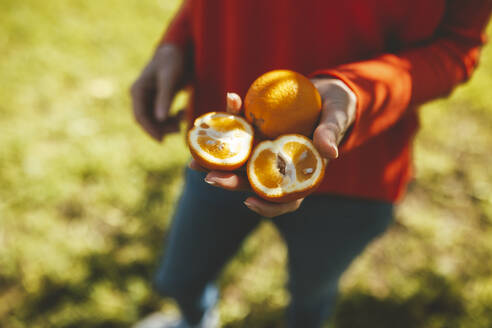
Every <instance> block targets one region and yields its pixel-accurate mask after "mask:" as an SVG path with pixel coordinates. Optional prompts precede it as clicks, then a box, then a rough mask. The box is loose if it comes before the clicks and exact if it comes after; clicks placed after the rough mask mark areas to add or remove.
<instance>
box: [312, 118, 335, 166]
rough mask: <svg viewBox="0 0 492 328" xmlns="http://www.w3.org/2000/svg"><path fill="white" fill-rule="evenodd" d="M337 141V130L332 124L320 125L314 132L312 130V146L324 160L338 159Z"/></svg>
mask: <svg viewBox="0 0 492 328" xmlns="http://www.w3.org/2000/svg"><path fill="white" fill-rule="evenodd" d="M338 139H339V129H338V127H336V126H335V125H334V124H333V125H332V124H320V125H318V127H317V128H316V130H314V135H313V143H314V146H315V147H316V149H318V151H319V152H320V153H321V156H323V157H324V158H328V159H335V158H338V146H337V144H338V142H337V140H338Z"/></svg>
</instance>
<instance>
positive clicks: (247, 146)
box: [187, 112, 254, 171]
mask: <svg viewBox="0 0 492 328" xmlns="http://www.w3.org/2000/svg"><path fill="white" fill-rule="evenodd" d="M253 134H254V132H253V128H252V127H251V125H250V124H249V123H248V122H246V120H245V119H243V118H242V117H239V116H236V115H232V114H229V113H222V112H210V113H207V114H204V115H202V116H200V117H198V118H197V119H196V120H195V122H194V124H193V128H192V129H190V131H188V138H187V141H188V146H189V148H190V151H191V155H192V156H193V158H194V159H195V160H196V161H197V162H198V164H200V165H201V166H203V167H205V168H207V169H210V170H225V171H233V170H236V169H238V168H239V167H241V166H242V165H243V164H244V163H246V161H247V160H248V158H249V155H250V153H251V148H252V147H253V137H254V135H253Z"/></svg>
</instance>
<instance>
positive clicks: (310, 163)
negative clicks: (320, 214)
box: [247, 134, 325, 203]
mask: <svg viewBox="0 0 492 328" xmlns="http://www.w3.org/2000/svg"><path fill="white" fill-rule="evenodd" d="M247 173H248V180H249V183H250V185H251V187H252V188H253V190H254V191H255V192H256V193H257V194H258V195H259V196H260V197H262V198H264V199H266V200H268V201H272V202H277V203H280V202H288V201H292V200H295V199H298V198H302V197H305V196H307V195H308V194H310V193H311V192H313V191H314V190H316V188H317V187H318V186H319V184H320V183H321V181H322V180H323V176H324V173H325V162H324V161H323V159H322V157H321V155H320V154H319V152H318V151H317V150H316V148H315V147H314V145H313V143H312V142H311V140H309V139H308V138H306V137H304V136H302V135H299V134H287V135H284V136H281V137H279V138H278V139H275V140H273V141H270V140H266V141H262V142H260V143H259V144H258V145H257V146H256V147H255V148H254V150H253V153H252V154H251V157H250V159H249V161H248V165H247Z"/></svg>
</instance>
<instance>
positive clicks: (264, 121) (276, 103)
mask: <svg viewBox="0 0 492 328" xmlns="http://www.w3.org/2000/svg"><path fill="white" fill-rule="evenodd" d="M244 106H245V116H246V119H247V120H248V121H249V122H250V123H252V124H253V125H254V126H255V127H256V129H257V131H258V132H260V133H261V134H262V135H263V136H264V137H267V138H270V139H273V138H276V137H278V136H280V135H283V134H287V133H298V134H302V135H305V136H311V135H312V133H313V131H314V128H315V125H316V123H317V122H318V119H319V115H320V112H321V96H320V95H319V92H318V90H317V89H316V87H315V86H314V85H313V84H312V83H311V81H310V80H309V79H308V78H306V77H305V76H304V75H302V74H299V73H296V72H293V71H289V70H274V71H270V72H267V73H265V74H263V75H261V76H260V77H259V78H257V79H256V80H255V81H254V82H253V84H251V86H250V87H249V90H248V92H247V93H246V97H245V99H244Z"/></svg>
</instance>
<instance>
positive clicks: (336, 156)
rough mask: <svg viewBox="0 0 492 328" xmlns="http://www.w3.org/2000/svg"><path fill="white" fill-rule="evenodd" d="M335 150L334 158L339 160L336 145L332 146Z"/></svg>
mask: <svg viewBox="0 0 492 328" xmlns="http://www.w3.org/2000/svg"><path fill="white" fill-rule="evenodd" d="M332 147H333V149H334V150H335V157H334V158H338V147H337V146H336V145H334V144H333V145H332Z"/></svg>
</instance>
